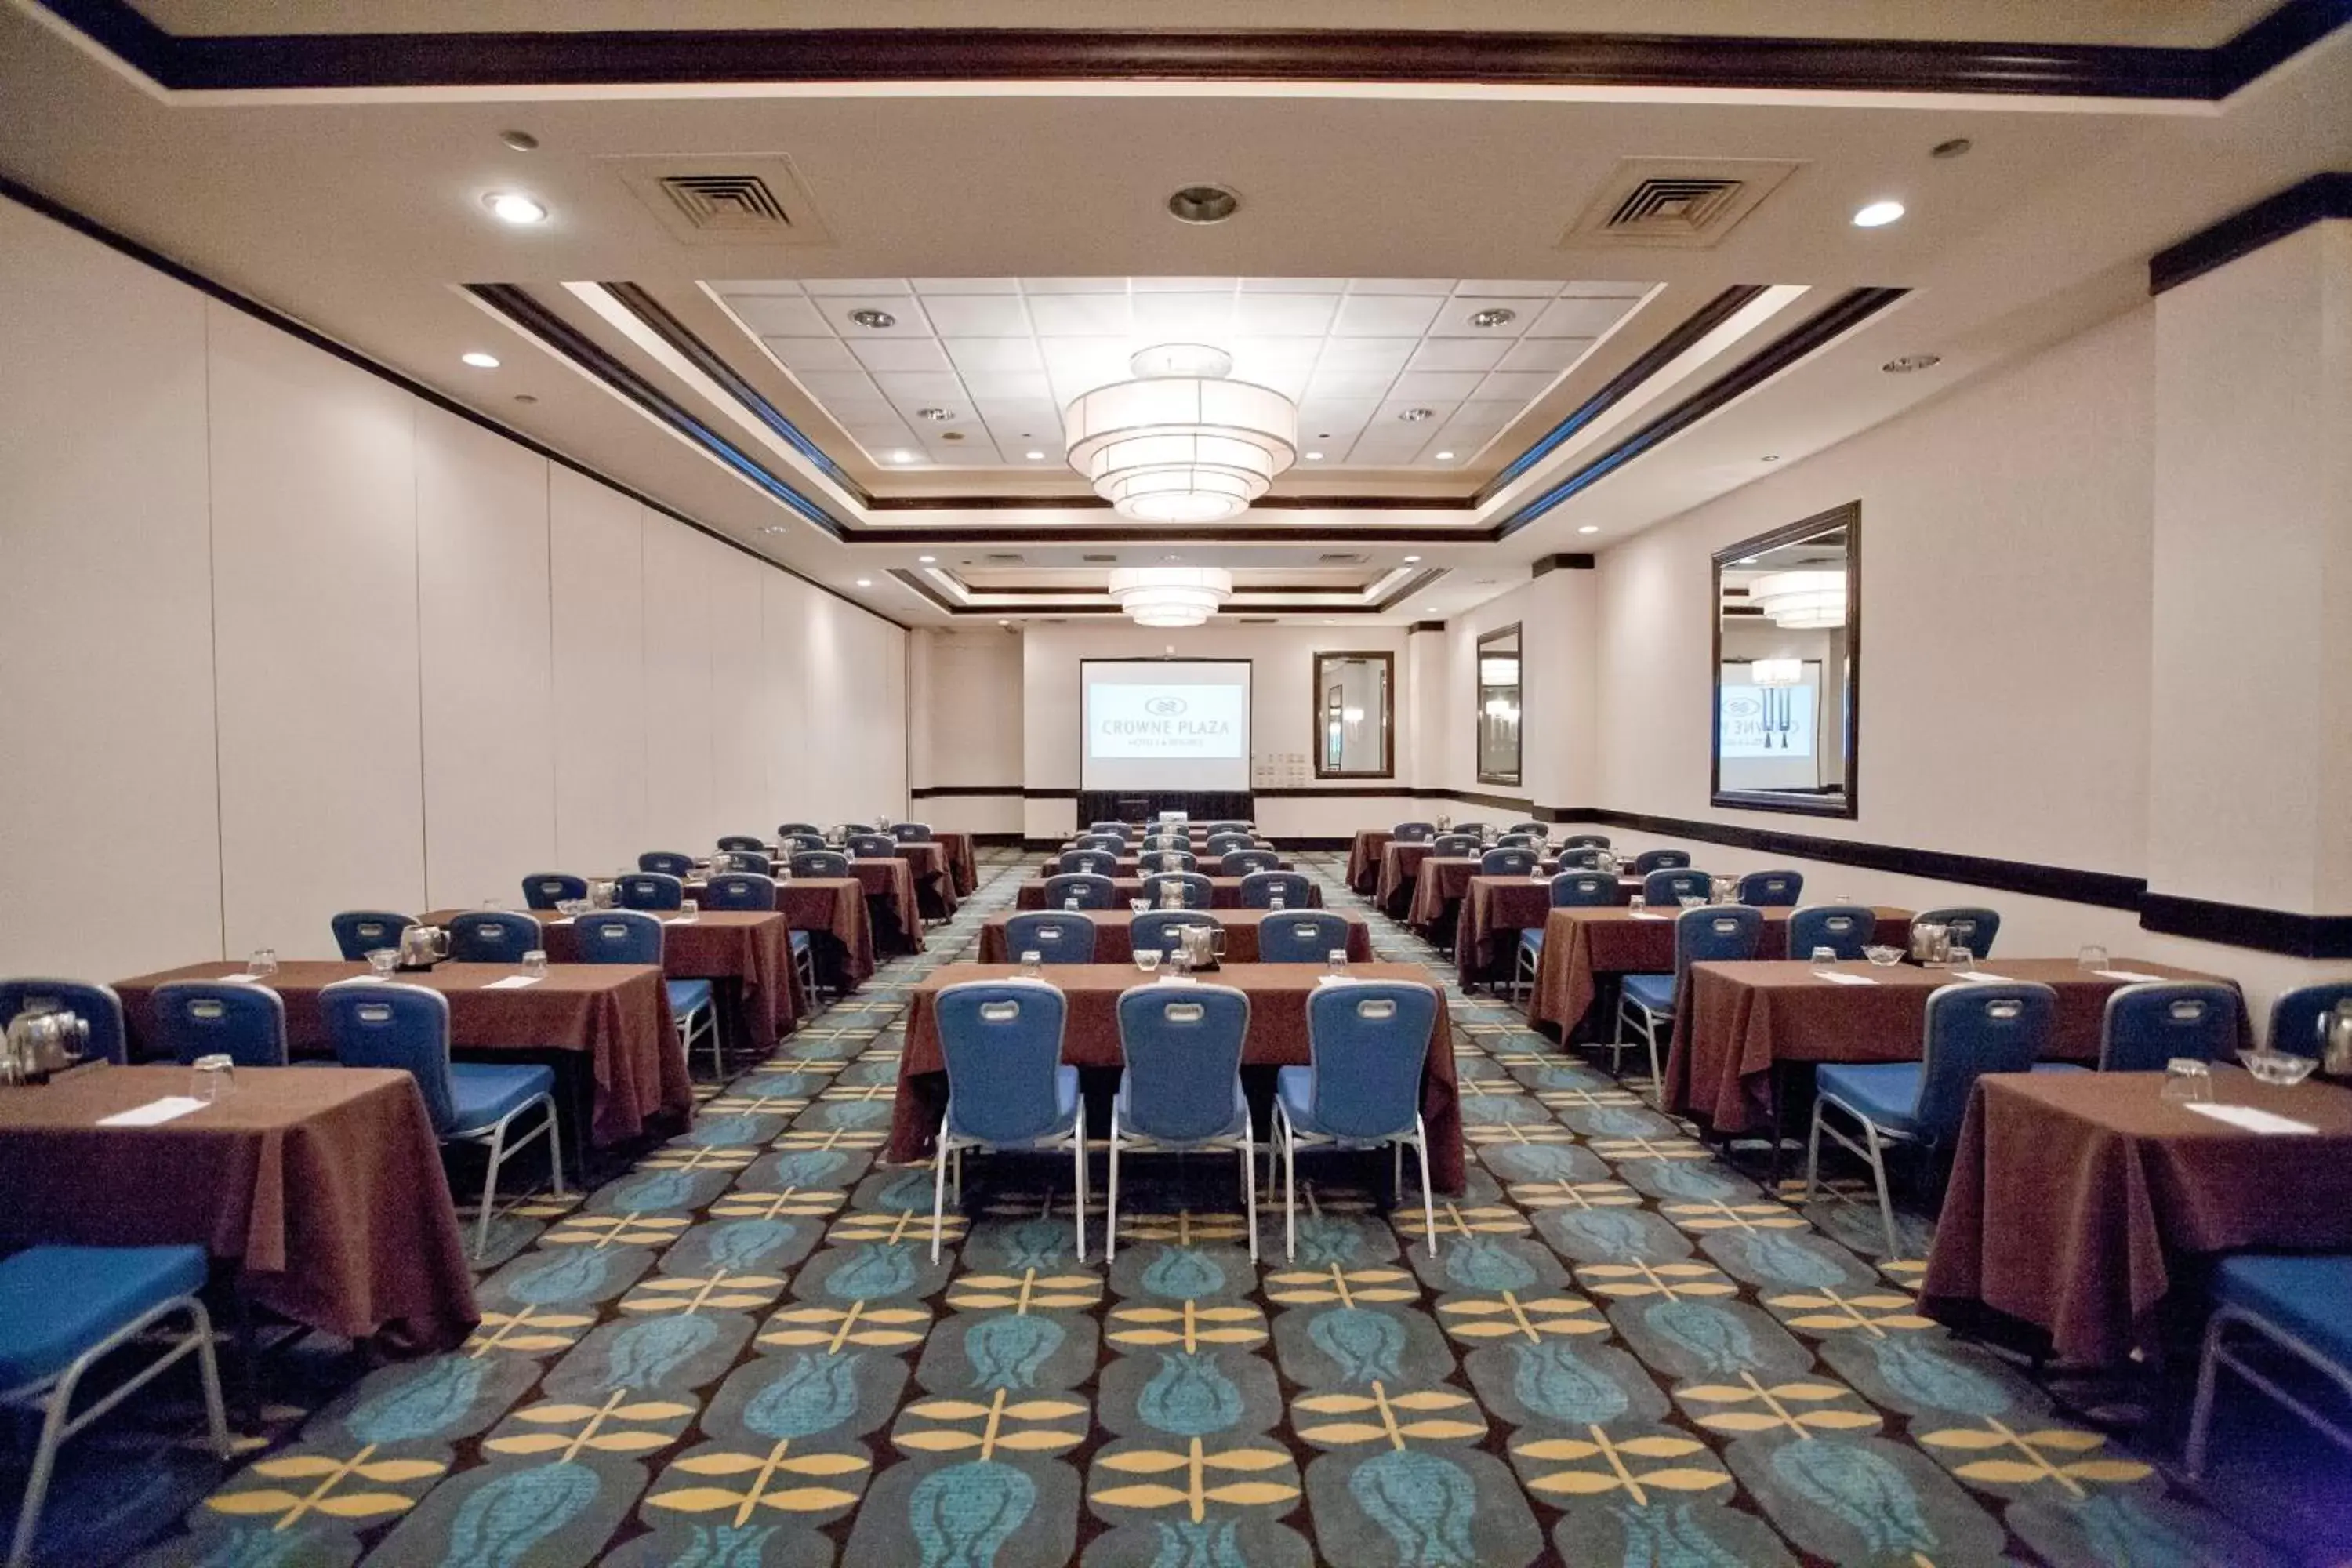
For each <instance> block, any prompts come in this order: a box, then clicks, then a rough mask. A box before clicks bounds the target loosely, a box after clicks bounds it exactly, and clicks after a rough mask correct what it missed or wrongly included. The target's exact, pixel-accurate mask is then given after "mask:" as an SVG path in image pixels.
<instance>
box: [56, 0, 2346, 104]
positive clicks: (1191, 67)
mask: <svg viewBox="0 0 2352 1568" xmlns="http://www.w3.org/2000/svg"><path fill="white" fill-rule="evenodd" d="M40 3H41V4H42V5H46V6H47V8H48V10H49V11H50V12H51V13H52V14H54V15H56V16H59V17H62V18H63V19H65V20H66V21H68V22H69V23H71V24H72V25H73V26H76V27H78V28H79V29H80V30H81V31H82V32H84V33H85V34H87V35H89V37H91V38H92V39H93V40H95V41H97V42H100V43H101V44H102V45H104V46H105V47H108V48H110V49H111V50H112V51H113V52H115V53H116V54H118V55H119V56H121V58H123V59H124V60H125V61H126V62H128V63H130V64H131V65H133V66H134V67H136V68H138V69H139V70H141V71H142V72H143V73H144V74H146V75H147V76H149V77H151V78H152V79H154V80H156V81H157V82H158V83H160V84H161V85H163V86H164V87H166V88H172V89H182V90H191V91H219V90H229V89H237V90H288V89H360V88H446V87H477V88H481V87H613V86H641V85H647V84H658V83H698V82H712V83H746V84H750V83H787V82H892V81H901V82H917V81H1181V82H1307V81H1317V82H1365V83H1381V82H1424V83H1442V84H1447V85H1495V86H1501V85H1510V86H1538V87H1557V88H1622V87H1642V88H1666V89H1693V90H1696V89H1718V90H1720V89H1751V90H1758V89H1760V90H1765V91H1785V92H1933V93H1960V94H1969V95H1990V96H1995V97H2047V96H2061V97H2070V98H2100V99H2126V100H2135V99H2137V100H2147V99H2156V100H2168V99H2169V100H2191V101H2211V100H2217V99H2220V98H2221V97H2224V96H2226V95H2227V94H2228V93H2230V92H2231V91H2234V90H2235V89H2237V88H2239V87H2241V86H2243V85H2244V83H2245V81H2246V80H2249V79H2252V74H2259V73H2260V72H2261V71H2263V70H2266V69H2268V68H2270V67H2271V66H2273V65H2275V64H2277V63H2278V62H2279V61H2280V60H2282V59H2284V58H2287V57H2288V56H2290V55H2292V54H2294V53H2295V52H2296V51H2297V50H2299V49H2301V48H2303V47H2307V46H2308V45H2309V44H2310V43H2311V42H2313V41H2314V40H2315V39H2316V38H2318V37H2325V36H2326V33H2328V32H2329V31H2332V30H2333V29H2334V28H2335V27H2336V26H2341V25H2343V20H2344V17H2343V15H2342V12H2343V6H2342V5H2341V4H2340V0H2291V3H2290V4H2289V5H2286V6H2284V8H2283V9H2282V11H2281V12H2279V13H2274V14H2273V16H2270V17H2266V18H2264V20H2263V21H2262V22H2258V23H2256V24H2255V25H2254V26H2252V27H2250V28H2248V29H2247V30H2246V31H2245V32H2244V33H2242V34H2241V35H2240V36H2239V37H2236V38H2233V39H2231V41H2230V42H2228V43H2226V44H2223V45H2222V46H2221V47H2218V48H2212V49H2201V48H2165V47H2145V46H2137V45H2115V44H2056V43H2004V42H1979V41H1972V40H1971V41H1961V40H1922V39H1904V38H1781V37H1727V36H1713V37H1708V36H1688V35H1672V34H1638V33H1528V32H1519V33H1475V32H1445V31H1436V30H1426V31H1424V30H1407V29H1390V30H1361V31H1339V30H1336V29H1335V30H1307V29H1286V30H1276V29H1268V30H1264V31H1258V30H1246V31H1228V32H1219V31H1212V30H1209V29H1186V30H1167V31H1151V30H1143V29H1110V30H1101V31H1092V30H1089V31H1080V30H1076V29H1067V30H1066V29H1060V28H1024V27H961V28H955V27H931V28H882V27H855V28H757V29H755V28H740V29H737V28H712V29H698V30H687V29H680V30H667V31H655V30H651V29H647V30H642V31H602V32H544V33H512V32H506V33H499V32H480V33H467V32H453V33H309V34H292V35H278V36H269V35H250V36H189V37H174V36H173V35H171V34H168V33H165V32H163V30H162V29H160V28H158V27H156V26H154V25H153V24H152V22H149V21H148V20H147V19H146V18H145V17H143V16H140V15H139V13H138V12H137V11H136V10H135V9H133V8H132V7H131V5H128V4H126V3H125V0H40ZM2250 73H2251V74H2250Z"/></svg>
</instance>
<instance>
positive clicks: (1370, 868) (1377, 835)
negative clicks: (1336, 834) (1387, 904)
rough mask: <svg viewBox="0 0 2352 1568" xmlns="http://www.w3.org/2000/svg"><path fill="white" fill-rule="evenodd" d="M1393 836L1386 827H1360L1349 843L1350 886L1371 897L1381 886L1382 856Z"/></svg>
mask: <svg viewBox="0 0 2352 1568" xmlns="http://www.w3.org/2000/svg"><path fill="white" fill-rule="evenodd" d="M1391 837H1393V835H1392V834H1391V831H1390V830H1389V829H1388V828H1385V827H1360V828H1358V829H1356V836H1355V837H1353V838H1351V839H1349V841H1348V886H1349V888H1351V889H1354V890H1355V891H1357V892H1359V893H1364V894H1367V895H1369V894H1370V892H1371V891H1372V889H1375V888H1377V887H1378V886H1380V880H1381V851H1383V850H1385V849H1386V848H1387V847H1389V840H1390V838H1391Z"/></svg>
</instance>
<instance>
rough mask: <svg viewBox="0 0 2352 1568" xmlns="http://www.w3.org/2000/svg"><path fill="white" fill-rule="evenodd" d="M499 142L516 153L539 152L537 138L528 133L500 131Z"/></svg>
mask: <svg viewBox="0 0 2352 1568" xmlns="http://www.w3.org/2000/svg"><path fill="white" fill-rule="evenodd" d="M499 141H501V142H505V143H506V144H507V145H508V146H509V147H511V148H513V149H514V150H515V151H516V152H518V153H536V152H538V151H539V138H538V137H536V136H533V135H532V134H531V133H530V132H528V131H501V132H499Z"/></svg>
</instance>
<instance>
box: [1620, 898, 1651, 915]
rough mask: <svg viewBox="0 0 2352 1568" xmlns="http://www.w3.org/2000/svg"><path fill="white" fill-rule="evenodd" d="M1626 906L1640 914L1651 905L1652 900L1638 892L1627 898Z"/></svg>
mask: <svg viewBox="0 0 2352 1568" xmlns="http://www.w3.org/2000/svg"><path fill="white" fill-rule="evenodd" d="M1625 907H1626V908H1627V909H1629V910H1633V913H1635V914H1637V915H1638V914H1640V913H1641V912H1642V911H1643V910H1646V909H1648V908H1649V907H1650V900H1648V899H1646V898H1644V897H1643V896H1642V895H1641V894H1639V893H1636V894H1634V895H1633V897H1632V898H1630V899H1628V900H1625Z"/></svg>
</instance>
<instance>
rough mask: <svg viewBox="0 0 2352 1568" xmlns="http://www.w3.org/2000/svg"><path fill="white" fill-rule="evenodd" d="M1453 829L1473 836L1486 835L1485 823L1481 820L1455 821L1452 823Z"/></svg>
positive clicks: (1481, 836)
mask: <svg viewBox="0 0 2352 1568" xmlns="http://www.w3.org/2000/svg"><path fill="white" fill-rule="evenodd" d="M1454 832H1456V833H1466V834H1468V835H1469V836H1470V837H1473V838H1484V837H1486V824H1485V823H1483V822H1457V823H1455V824H1454Z"/></svg>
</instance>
